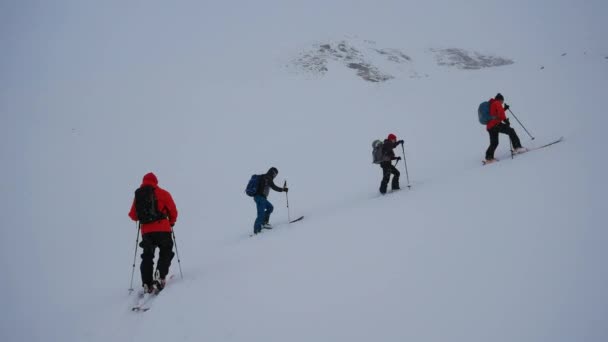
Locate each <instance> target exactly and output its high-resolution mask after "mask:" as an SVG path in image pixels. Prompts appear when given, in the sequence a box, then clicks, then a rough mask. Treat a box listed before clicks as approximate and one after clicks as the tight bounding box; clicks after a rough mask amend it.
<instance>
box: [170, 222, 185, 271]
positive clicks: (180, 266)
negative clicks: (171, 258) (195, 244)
mask: <svg viewBox="0 0 608 342" xmlns="http://www.w3.org/2000/svg"><path fill="white" fill-rule="evenodd" d="M171 235H173V244H174V245H175V254H176V255H177V265H179V275H180V276H181V277H182V279H184V274H183V273H182V261H181V260H180V259H179V250H177V239H176V238H175V231H173V227H171Z"/></svg>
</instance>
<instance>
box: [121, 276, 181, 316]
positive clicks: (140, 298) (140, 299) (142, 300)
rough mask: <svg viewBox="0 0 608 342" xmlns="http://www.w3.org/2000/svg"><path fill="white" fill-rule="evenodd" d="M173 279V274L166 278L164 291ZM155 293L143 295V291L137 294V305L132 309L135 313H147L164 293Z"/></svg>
mask: <svg viewBox="0 0 608 342" xmlns="http://www.w3.org/2000/svg"><path fill="white" fill-rule="evenodd" d="M171 279H173V274H172V275H170V276H168V277H167V278H166V281H167V282H166V283H165V287H164V288H163V290H162V291H164V290H165V289H166V288H167V286H168V285H169V283H170V280H171ZM162 291H159V292H153V293H143V290H141V291H140V293H138V294H137V303H136V304H135V305H134V306H133V307H132V308H131V311H133V312H146V311H148V310H150V304H151V303H152V302H153V300H154V299H155V298H156V297H158V295H159V294H160V293H161V292H162Z"/></svg>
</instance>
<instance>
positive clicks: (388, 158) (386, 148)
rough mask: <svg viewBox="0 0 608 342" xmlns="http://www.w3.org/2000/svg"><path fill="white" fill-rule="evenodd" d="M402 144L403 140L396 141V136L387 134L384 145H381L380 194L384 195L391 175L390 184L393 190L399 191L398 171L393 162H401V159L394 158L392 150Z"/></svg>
mask: <svg viewBox="0 0 608 342" xmlns="http://www.w3.org/2000/svg"><path fill="white" fill-rule="evenodd" d="M402 144H403V140H399V141H397V136H396V135H394V134H392V133H391V134H389V135H388V138H387V139H386V140H384V144H383V145H382V156H383V161H382V162H381V163H380V167H381V168H382V182H381V183H380V193H381V194H386V187H387V186H388V181H389V180H390V178H391V174H392V175H393V182H392V183H391V186H392V189H393V190H399V189H400V188H399V176H400V175H401V174H400V173H399V170H397V168H396V167H395V166H394V165H393V163H392V161H393V160H401V157H395V151H393V149H394V148H395V147H397V146H399V145H402Z"/></svg>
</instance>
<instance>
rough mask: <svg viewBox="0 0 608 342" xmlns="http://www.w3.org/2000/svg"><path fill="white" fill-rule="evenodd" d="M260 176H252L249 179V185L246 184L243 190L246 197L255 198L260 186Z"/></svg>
mask: <svg viewBox="0 0 608 342" xmlns="http://www.w3.org/2000/svg"><path fill="white" fill-rule="evenodd" d="M261 177H262V176H261V175H253V176H251V178H250V179H249V183H247V187H246V188H245V193H246V194H247V196H251V197H253V196H255V194H256V193H257V192H258V185H259V184H260V178H261Z"/></svg>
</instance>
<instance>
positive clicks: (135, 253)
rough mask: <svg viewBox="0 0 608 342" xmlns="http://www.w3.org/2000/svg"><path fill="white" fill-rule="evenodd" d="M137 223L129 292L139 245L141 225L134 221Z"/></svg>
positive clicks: (131, 288)
mask: <svg viewBox="0 0 608 342" xmlns="http://www.w3.org/2000/svg"><path fill="white" fill-rule="evenodd" d="M135 224H136V225H137V237H136V238H135V252H134V254H133V270H132V271H131V286H130V287H129V293H131V292H133V275H134V274H135V260H136V258H137V245H139V229H140V228H141V225H140V224H139V221H137V222H135Z"/></svg>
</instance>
